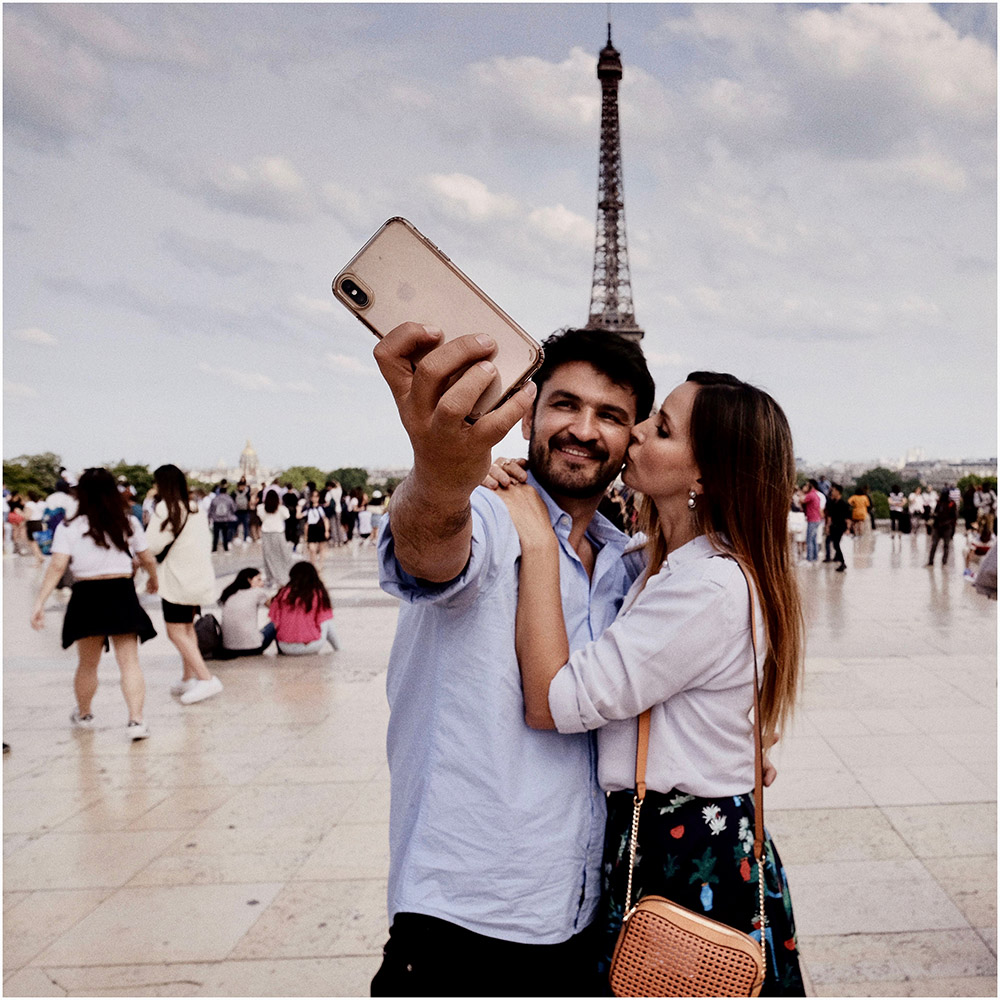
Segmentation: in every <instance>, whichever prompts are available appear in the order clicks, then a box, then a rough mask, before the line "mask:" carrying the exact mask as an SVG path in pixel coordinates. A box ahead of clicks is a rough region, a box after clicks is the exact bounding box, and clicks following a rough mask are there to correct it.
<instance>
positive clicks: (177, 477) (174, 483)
mask: <svg viewBox="0 0 1000 1000" xmlns="http://www.w3.org/2000/svg"><path fill="white" fill-rule="evenodd" d="M153 482H155V483H156V495H157V497H158V499H160V500H162V501H163V502H164V503H165V504H166V505H167V523H168V524H169V525H170V530H171V531H172V532H173V533H174V538H176V537H177V536H178V535H179V534H180V533H181V528H183V527H184V525H185V524H186V523H187V519H188V515H189V514H190V513H191V496H190V494H189V493H188V484H187V479H186V478H185V476H184V473H183V472H181V470H180V469H178V468H177V466H176V465H161V466H160V467H159V468H158V469H157V470H156V471H155V472H154V473H153Z"/></svg>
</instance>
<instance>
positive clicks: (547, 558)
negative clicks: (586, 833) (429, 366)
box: [501, 372, 803, 996]
mask: <svg viewBox="0 0 1000 1000" xmlns="http://www.w3.org/2000/svg"><path fill="white" fill-rule="evenodd" d="M589 426H591V427H592V426H593V425H589ZM598 433H599V432H598ZM794 454H795V453H794V451H793V449H792V438H791V433H790V432H789V429H788V422H787V420H786V419H785V415H784V413H783V412H782V410H781V408H780V407H779V406H778V404H777V403H776V402H775V401H774V400H773V399H772V398H771V397H770V396H768V395H767V394H766V393H764V392H762V391H761V390H759V389H756V388H754V387H753V386H750V385H747V384H746V383H744V382H741V381H739V380H738V379H736V378H734V377H733V376H731V375H720V374H717V373H714V372H693V373H692V374H691V375H689V376H688V380H687V381H686V382H684V383H683V384H682V385H680V386H678V387H677V388H676V389H675V390H674V391H673V392H672V393H671V394H670V395H669V396H668V397H667V399H666V401H665V402H664V404H663V406H662V407H661V408H660V410H659V412H657V413H656V414H654V415H653V416H652V417H650V418H649V419H648V420H644V421H642V422H641V423H639V424H637V425H636V426H635V427H634V428H633V430H632V437H631V442H630V445H629V450H628V456H627V463H626V466H625V472H624V480H625V484H626V485H627V486H629V487H631V488H632V489H634V490H635V491H636V492H637V493H640V494H642V496H643V507H642V513H643V520H644V522H645V526H644V530H645V533H646V536H647V539H648V541H647V545H646V555H647V568H646V571H645V573H644V574H642V575H640V576H639V578H638V579H637V580H636V582H635V584H634V585H633V587H632V589H631V591H630V592H629V594H628V596H627V597H626V599H625V603H624V605H623V606H622V610H621V612H620V613H619V615H618V618H617V619H616V620H615V622H614V623H613V624H612V625H611V626H610V627H609V628H608V629H607V631H605V632H604V634H603V635H601V636H600V637H599V638H597V639H596V640H595V641H593V642H591V643H589V644H587V645H585V646H583V647H582V648H579V649H577V650H576V651H575V652H573V653H572V654H571V653H570V649H569V642H568V640H567V637H566V628H565V624H564V622H563V617H562V606H561V598H560V587H559V546H560V544H566V543H561V542H560V541H559V539H558V538H557V537H556V535H555V533H554V532H553V530H552V525H551V519H550V515H549V511H548V508H547V507H546V506H545V504H544V502H543V501H542V500H541V498H540V497H539V496H538V495H537V494H536V493H535V492H534V490H532V489H530V488H529V487H527V486H524V485H521V486H516V487H514V488H512V489H508V490H507V491H506V492H504V493H502V494H501V495H502V496H503V497H504V499H505V501H506V502H507V505H508V508H509V509H510V511H511V516H512V518H513V521H514V524H515V525H516V526H517V529H518V534H519V536H520V539H521V567H520V583H519V593H518V609H517V653H518V660H519V662H520V665H521V677H522V686H523V691H524V701H525V718H526V721H527V722H528V724H529V725H530V726H532V727H533V728H537V729H558V730H559V731H560V732H567V733H569V732H583V731H586V730H597V734H598V735H597V747H598V761H597V766H598V780H599V781H600V784H601V787H602V788H604V789H605V790H607V791H608V792H609V793H610V794H609V795H608V817H607V825H606V828H605V849H604V866H603V886H602V888H603V893H602V900H601V917H600V931H601V934H602V936H603V938H602V949H601V951H602V956H600V957H599V961H603V964H604V967H605V971H606V968H607V964H608V959H609V957H610V954H611V952H612V950H613V948H614V944H615V941H616V939H617V937H618V934H619V931H620V929H621V925H622V918H623V910H624V907H625V896H626V883H627V878H628V867H629V838H630V835H631V830H630V828H631V823H632V815H633V798H634V795H635V791H634V786H635V761H636V734H637V731H638V726H637V721H636V720H637V716H639V715H640V714H641V713H643V712H645V711H646V710H650V713H651V726H650V737H649V752H648V758H647V767H646V783H647V786H648V789H649V790H648V792H647V795H646V799H645V804H644V806H643V808H642V810H641V812H640V820H639V834H638V841H637V843H638V857H637V859H636V865H635V880H634V885H633V889H634V891H633V902H634V901H635V900H636V899H638V898H639V897H641V896H643V895H647V894H658V895H661V896H665V897H667V898H668V899H672V900H674V901H675V902H677V903H680V904H681V905H682V906H685V907H687V908H688V909H690V910H693V911H694V912H695V913H698V914H701V915H704V916H706V917H709V918H712V919H714V920H718V921H720V922H722V923H725V924H728V925H730V926H732V927H735V928H737V929H738V930H741V931H744V932H745V933H747V934H749V935H751V936H752V937H754V938H756V939H757V940H758V941H762V943H763V945H764V950H765V953H766V977H765V980H764V987H763V991H762V992H763V994H764V995H768V994H770V995H775V994H780V995H786V996H791V995H803V983H802V975H801V972H800V969H799V960H798V951H797V945H796V937H795V923H794V918H793V916H792V906H791V897H790V895H789V891H788V885H787V882H786V880H785V874H784V870H783V868H782V864H781V859H780V858H779V856H778V853H777V851H776V850H775V848H774V844H773V843H772V841H771V839H770V837H769V836H768V835H766V833H765V835H764V842H763V860H764V866H763V867H764V874H763V878H764V896H765V902H764V907H763V910H764V912H763V914H762V913H761V912H760V910H761V907H760V902H759V898H760V897H759V889H760V883H759V875H758V867H757V865H756V863H755V860H754V855H753V842H754V819H755V804H754V798H753V788H754V744H755V739H754V727H753V723H752V721H751V718H750V713H751V710H752V707H753V703H754V697H753V695H754V691H753V685H754V676H755V661H756V660H757V654H755V652H754V646H753V643H752V640H751V627H752V628H753V630H754V632H755V633H756V635H757V636H758V639H757V647H758V649H759V650H760V655H759V666H760V668H761V669H760V677H761V681H762V683H761V691H760V701H761V724H762V726H761V728H762V732H763V741H764V748H765V749H766V748H767V747H768V746H769V745H770V744H771V742H773V734H774V733H776V732H777V731H778V730H779V729H780V727H781V725H782V724H783V723H784V721H785V720H786V719H787V717H788V716H789V714H790V712H791V709H792V705H793V702H794V700H795V696H796V691H797V686H798V679H799V674H800V669H801V659H802V615H801V609H800V603H799V596H798V590H797V587H796V582H795V573H794V566H793V565H792V560H791V558H790V553H789V545H788V529H787V513H788V507H789V503H790V500H791V496H792V491H793V489H794V487H795V459H794ZM575 461H576V466H574V465H573V460H570V459H561V460H560V459H559V458H558V457H556V458H553V460H552V468H550V469H549V470H548V471H549V473H550V476H551V477H552V478H556V477H558V476H559V475H560V474H561V473H562V474H563V477H564V478H571V476H570V473H576V474H579V471H578V468H577V466H578V465H579V460H575ZM560 462H562V463H563V464H562V465H560ZM567 466H568V471H564V470H566V468H567ZM557 484H558V479H557ZM575 548H576V551H577V553H578V554H579V556H580V559H581V560H582V561H583V563H584V564H585V565H586V564H587V563H588V561H589V560H592V559H594V558H595V552H594V548H593V546H592V544H591V543H590V542H589V541H588V539H587V537H584V538H581V539H580V540H579V541H578V542H577V544H576V546H575ZM741 567H742V569H741ZM744 572H745V576H744ZM751 590H752V591H753V592H754V599H753V601H751V599H750V593H751ZM751 612H753V613H752V614H751ZM751 622H752V625H751Z"/></svg>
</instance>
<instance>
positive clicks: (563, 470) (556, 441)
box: [528, 429, 622, 500]
mask: <svg viewBox="0 0 1000 1000" xmlns="http://www.w3.org/2000/svg"><path fill="white" fill-rule="evenodd" d="M565 445H571V446H572V447H574V448H579V449H581V450H582V451H586V452H588V453H589V454H590V456H591V458H596V459H597V460H598V462H599V463H600V464H598V465H595V464H593V463H592V462H588V463H587V465H586V467H583V468H572V467H570V466H569V465H568V463H567V460H566V459H565V458H562V457H559V458H557V457H556V456H555V450H556V449H558V448H560V447H563V446H565ZM621 467H622V463H621V462H620V461H619V462H617V463H615V462H612V461H611V460H610V456H609V455H608V453H607V451H606V450H604V449H602V448H593V447H591V446H589V445H585V444H581V443H580V442H579V441H577V439H576V438H574V437H573V436H572V435H571V434H561V435H556V436H555V437H553V438H549V440H548V441H547V442H542V441H539V440H538V438H537V437H536V436H535V432H534V429H532V432H531V439H530V440H529V442H528V468H529V469H530V470H531V473H532V475H534V477H535V479H537V480H538V482H539V484H540V485H541V486H542V487H543V488H544V489H545V491H546V492H547V493H549V494H551V495H552V496H563V497H573V498H574V499H578V500H584V499H589V498H590V497H596V496H600V495H601V494H602V493H604V491H605V490H606V489H607V488H608V487H609V486H610V485H611V484H612V483H613V482H614V481H615V478H616V476H617V475H618V473H619V472H620V471H621Z"/></svg>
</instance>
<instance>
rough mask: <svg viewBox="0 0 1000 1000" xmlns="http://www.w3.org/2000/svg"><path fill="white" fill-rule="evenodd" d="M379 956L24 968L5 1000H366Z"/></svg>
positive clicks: (12, 980) (9, 982) (8, 983)
mask: <svg viewBox="0 0 1000 1000" xmlns="http://www.w3.org/2000/svg"><path fill="white" fill-rule="evenodd" d="M380 961H381V955H379V956H378V957H377V958H376V957H373V956H368V955H360V956H350V955H348V956H338V957H336V958H305V959H273V958H268V959H258V960H252V961H242V962H241V961H235V960H230V961H226V962H200V963H193V962H192V963H180V962H172V963H170V964H163V965H120V966H113V967H110V968H109V967H102V966H97V967H68V968H66V967H58V966H57V967H51V968H46V969H44V970H43V969H38V968H28V969H25V970H23V971H22V972H21V973H18V974H16V975H13V976H11V977H10V978H8V979H7V980H6V981H5V982H4V988H5V992H6V994H7V995H8V996H147V997H219V996H228V997H296V996H302V997H327V996H345V997H352V996H353V997H360V996H367V995H368V992H369V984H370V983H371V979H372V976H374V975H375V972H376V971H377V970H378V966H379V962H380Z"/></svg>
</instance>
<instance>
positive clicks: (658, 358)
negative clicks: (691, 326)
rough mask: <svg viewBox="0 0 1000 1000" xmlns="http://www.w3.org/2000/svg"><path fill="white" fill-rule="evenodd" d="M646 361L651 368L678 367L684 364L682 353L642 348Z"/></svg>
mask: <svg viewBox="0 0 1000 1000" xmlns="http://www.w3.org/2000/svg"><path fill="white" fill-rule="evenodd" d="M643 354H645V355H646V363H647V364H648V365H649V366H650V367H652V368H679V367H680V366H681V365H683V364H685V359H684V357H683V355H680V354H678V353H676V352H669V351H652V350H646V349H645V348H643Z"/></svg>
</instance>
